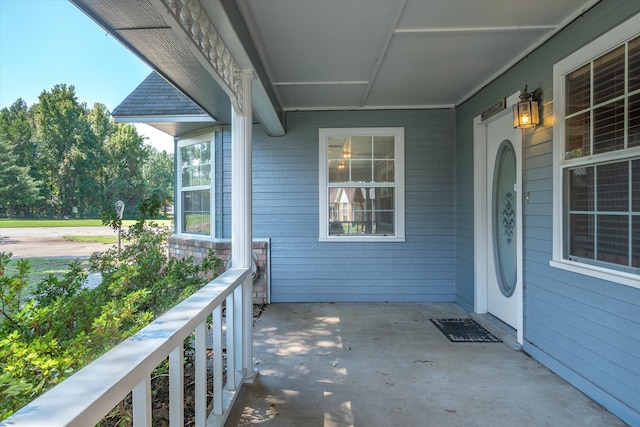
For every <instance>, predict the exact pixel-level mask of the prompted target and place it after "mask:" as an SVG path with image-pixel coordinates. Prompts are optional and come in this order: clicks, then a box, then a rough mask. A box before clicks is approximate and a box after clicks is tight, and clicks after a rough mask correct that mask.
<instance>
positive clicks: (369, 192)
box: [329, 187, 395, 235]
mask: <svg viewBox="0 0 640 427" xmlns="http://www.w3.org/2000/svg"><path fill="white" fill-rule="evenodd" d="M393 207H394V192H393V188H366V187H340V188H330V189H329V235H371V234H378V235H391V234H393V233H394V232H395V231H394V223H393V218H394V211H393Z"/></svg>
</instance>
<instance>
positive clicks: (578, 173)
mask: <svg viewBox="0 0 640 427" xmlns="http://www.w3.org/2000/svg"><path fill="white" fill-rule="evenodd" d="M569 210H571V211H582V212H584V211H591V212H593V211H594V210H595V204H594V191H593V167H582V168H575V169H571V170H570V171H569Z"/></svg>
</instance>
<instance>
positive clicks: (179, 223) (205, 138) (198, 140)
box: [174, 129, 216, 239]
mask: <svg viewBox="0 0 640 427" xmlns="http://www.w3.org/2000/svg"><path fill="white" fill-rule="evenodd" d="M215 136H216V130H213V131H212V130H210V129H209V130H206V131H202V132H198V133H195V134H191V135H187V136H186V137H184V138H183V139H178V140H177V143H176V153H175V156H176V199H177V200H176V203H175V206H176V209H175V210H174V212H175V214H174V220H175V223H176V235H178V236H182V237H190V238H195V239H208V238H213V237H214V234H215V172H216V171H215V166H216V164H215V150H214V148H215ZM202 143H209V144H210V145H211V182H210V183H209V184H203V185H195V186H188V187H183V186H182V150H181V149H182V148H185V147H189V146H191V145H196V144H202ZM199 190H209V197H210V200H209V207H210V209H209V210H210V212H209V222H210V223H209V233H208V234H200V233H189V232H184V231H183V229H184V224H183V218H184V206H183V193H184V192H186V191H199Z"/></svg>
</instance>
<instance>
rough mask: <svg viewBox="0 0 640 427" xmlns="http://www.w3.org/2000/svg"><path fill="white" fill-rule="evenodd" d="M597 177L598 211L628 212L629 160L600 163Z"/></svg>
mask: <svg viewBox="0 0 640 427" xmlns="http://www.w3.org/2000/svg"><path fill="white" fill-rule="evenodd" d="M596 173H597V179H598V196H597V197H598V211H610V212H629V162H627V161H625V162H618V163H610V164H607V165H600V166H598V167H597V169H596Z"/></svg>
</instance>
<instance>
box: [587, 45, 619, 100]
mask: <svg viewBox="0 0 640 427" xmlns="http://www.w3.org/2000/svg"><path fill="white" fill-rule="evenodd" d="M624 51H625V49H624V46H620V47H619V48H617V49H616V50H614V51H612V52H610V53H608V54H606V55H603V56H601V57H600V58H598V59H596V60H595V61H594V62H593V104H594V105H597V104H600V103H601V102H605V101H607V100H609V99H613V98H615V97H617V96H620V95H622V94H624V86H625V81H624V80H625V74H624V62H625V61H624Z"/></svg>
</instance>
